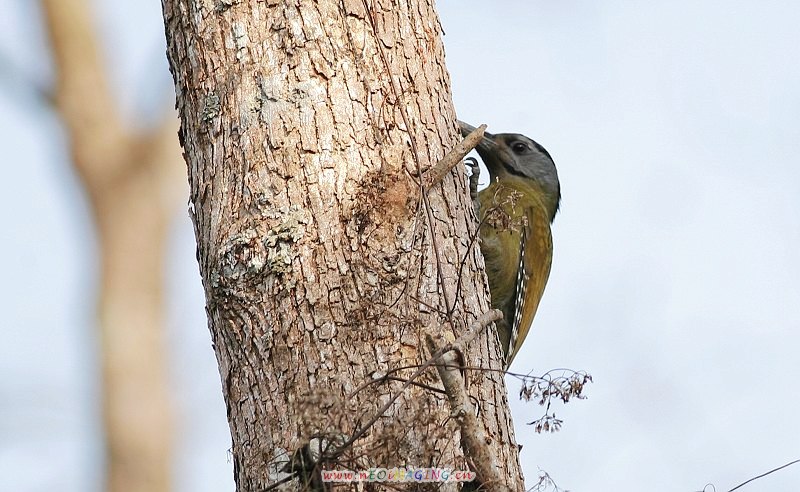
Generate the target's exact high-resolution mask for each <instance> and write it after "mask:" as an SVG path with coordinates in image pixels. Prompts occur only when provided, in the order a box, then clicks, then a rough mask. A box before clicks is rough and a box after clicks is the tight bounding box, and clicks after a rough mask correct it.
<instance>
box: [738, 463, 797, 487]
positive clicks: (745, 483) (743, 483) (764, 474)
mask: <svg viewBox="0 0 800 492" xmlns="http://www.w3.org/2000/svg"><path fill="white" fill-rule="evenodd" d="M795 463H800V460H794V461H790V462H789V463H786V464H785V465H781V466H779V467H778V468H773V469H772V470H770V471H768V472H766V473H762V474H761V475H759V476H757V477H753V478H751V479H750V480H747V481H744V482H742V483H740V484H739V485H737V486H736V487H734V488H732V489H730V490H729V491H728V492H733V491H734V490H736V489H740V488H742V487H744V486H745V485H747V484H748V483H750V482H752V481H754V480H758V479H759V478H763V477H766V476H767V475H769V474H770V473H775V472H776V471H778V470H783V469H784V468H786V467H787V466H792V465H794V464H795Z"/></svg>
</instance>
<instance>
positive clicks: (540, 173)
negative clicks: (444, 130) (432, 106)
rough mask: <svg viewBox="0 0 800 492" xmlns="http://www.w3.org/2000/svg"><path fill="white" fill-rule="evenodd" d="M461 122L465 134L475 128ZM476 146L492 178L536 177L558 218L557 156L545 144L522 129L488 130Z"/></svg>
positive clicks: (559, 199) (559, 195)
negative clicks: (551, 154) (519, 130)
mask: <svg viewBox="0 0 800 492" xmlns="http://www.w3.org/2000/svg"><path fill="white" fill-rule="evenodd" d="M458 124H459V127H460V128H461V133H462V135H464V136H467V135H468V134H469V133H471V132H472V131H473V130H475V127H473V126H471V125H469V124H467V123H464V122H463V121H459V122H458ZM475 150H477V151H478V155H480V156H481V159H483V163H484V164H485V165H486V168H487V169H488V170H489V175H490V176H491V179H492V181H495V180H500V181H502V180H504V179H510V178H512V177H514V176H516V177H519V178H523V179H530V180H532V181H533V182H534V183H535V185H536V186H537V188H539V189H540V190H541V192H542V193H544V195H545V196H546V198H547V202H548V205H549V208H550V209H551V210H550V212H551V216H550V220H551V221H552V220H553V219H554V218H555V215H556V212H557V211H558V206H559V204H560V202H561V186H560V184H559V182H558V172H557V171H556V165H555V163H554V162H553V158H552V157H551V156H550V154H549V153H548V152H547V150H545V148H544V147H542V146H541V145H539V144H538V143H537V142H535V141H534V140H533V139H530V138H528V137H526V136H525V135H521V134H519V133H497V134H492V133H489V132H484V134H483V139H482V140H481V141H480V143H478V146H477V147H476V148H475Z"/></svg>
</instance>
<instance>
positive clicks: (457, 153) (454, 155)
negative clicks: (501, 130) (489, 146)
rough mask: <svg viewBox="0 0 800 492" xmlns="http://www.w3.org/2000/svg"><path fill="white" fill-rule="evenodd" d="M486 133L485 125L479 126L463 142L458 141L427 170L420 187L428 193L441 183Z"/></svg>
mask: <svg viewBox="0 0 800 492" xmlns="http://www.w3.org/2000/svg"><path fill="white" fill-rule="evenodd" d="M484 131H486V125H481V126H479V127H478V128H476V129H475V130H473V131H472V133H470V134H469V135H467V136H466V137H465V138H464V140H462V141H460V142H459V143H458V144H456V146H455V147H453V148H452V149H451V150H450V152H448V153H447V154H446V155H445V156H444V157H442V159H441V160H440V161H439V162H437V163H436V165H435V166H433V167H432V168H430V169H428V171H427V172H426V173H425V175H424V176H423V178H422V185H423V186H424V187H425V189H426V190H428V191H430V190H431V189H432V188H433V187H434V186H436V185H438V184H439V183H441V182H442V180H443V179H444V177H445V176H447V174H448V173H449V172H450V171H451V170H452V169H453V168H454V167H456V165H457V164H458V163H459V162H461V159H463V158H464V157H465V156H466V155H467V154H469V151H471V150H472V149H474V148H475V147H476V146H477V145H478V143H479V142H480V141H481V139H482V138H483V132H484Z"/></svg>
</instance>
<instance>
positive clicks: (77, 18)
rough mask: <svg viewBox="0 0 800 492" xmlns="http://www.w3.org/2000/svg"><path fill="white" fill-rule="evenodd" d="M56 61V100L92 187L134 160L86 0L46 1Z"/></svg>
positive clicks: (79, 166)
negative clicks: (130, 153) (128, 148)
mask: <svg viewBox="0 0 800 492" xmlns="http://www.w3.org/2000/svg"><path fill="white" fill-rule="evenodd" d="M41 7H42V13H43V14H44V20H45V28H46V30H47V33H48V35H49V37H50V46H51V48H52V53H53V63H54V65H55V88H54V91H53V92H54V96H55V97H54V99H55V106H56V107H57V109H58V111H59V113H60V114H61V118H62V120H63V122H64V126H65V128H66V130H67V132H69V134H70V140H71V141H72V144H73V145H72V149H73V157H74V163H75V166H76V169H77V170H78V172H79V173H80V175H81V177H82V178H83V179H84V180H85V181H86V183H87V185H88V186H87V187H88V188H89V189H90V190H92V189H98V187H100V188H102V187H103V186H102V185H103V184H105V183H107V182H108V181H110V180H111V179H113V178H114V177H115V176H116V175H118V174H119V173H120V172H121V171H122V168H124V166H125V165H127V164H130V162H131V161H130V160H128V159H125V158H123V156H125V155H126V154H127V153H126V152H125V151H124V149H125V148H127V147H128V146H129V145H130V143H131V142H130V140H129V138H128V136H127V133H126V131H125V128H124V125H123V124H122V121H121V119H120V116H119V111H118V107H117V104H116V101H115V100H114V98H113V96H112V94H111V90H110V87H109V81H108V76H107V72H106V68H105V66H104V64H103V62H102V53H101V51H100V47H99V43H98V41H97V35H96V32H95V29H94V28H93V25H92V15H91V12H90V10H89V6H88V5H87V2H86V1H85V0H41Z"/></svg>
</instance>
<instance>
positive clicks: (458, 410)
mask: <svg viewBox="0 0 800 492" xmlns="http://www.w3.org/2000/svg"><path fill="white" fill-rule="evenodd" d="M498 314H500V316H498ZM501 316H502V314H501V313H500V311H497V310H493V311H490V312H489V313H487V314H485V315H483V316H481V317H480V318H478V319H477V320H476V321H475V323H473V325H472V326H471V327H470V329H469V331H468V332H467V333H466V334H465V336H464V337H462V338H460V339H459V340H457V341H456V342H455V343H453V344H451V345H452V346H453V347H454V348H458V347H463V346H464V345H466V344H467V343H469V340H471V339H472V338H474V336H475V335H477V333H480V331H481V330H483V328H485V327H486V326H487V325H489V324H490V323H491V322H492V321H497V320H498V319H500V317H501ZM426 341H427V343H428V349H429V350H430V351H431V352H432V353H433V354H437V353H442V355H441V356H440V357H439V358H440V359H442V360H443V361H444V362H445V363H444V364H438V365H437V366H436V370H437V371H438V373H439V378H440V379H441V380H442V385H444V389H445V393H446V394H447V399H448V401H449V402H450V416H451V417H453V418H454V419H455V421H456V422H458V424H459V427H460V430H461V447H462V449H463V450H464V456H465V458H466V459H467V461H468V462H469V463H470V464H471V465H472V469H473V470H474V471H475V473H476V475H477V481H478V483H480V484H481V485H484V486H488V485H491V489H492V490H508V488H507V487H506V486H505V485H504V483H503V480H502V478H501V475H500V472H499V471H498V470H497V467H495V466H493V461H494V460H493V459H492V457H491V455H490V451H489V448H488V447H487V446H486V434H485V433H484V431H483V426H482V425H481V423H480V422H479V421H478V417H477V415H476V412H475V408H474V407H473V405H472V402H471V401H470V399H469V395H467V391H466V384H465V381H464V377H463V375H462V372H461V366H462V365H463V364H460V363H458V361H457V360H456V357H454V356H453V355H454V354H455V353H456V352H457V351H456V350H453V351H445V352H443V351H442V349H438V350H437V349H436V343H435V342H434V340H433V337H432V336H431V335H430V334H428V335H426ZM458 352H459V353H460V350H459V351H458Z"/></svg>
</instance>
